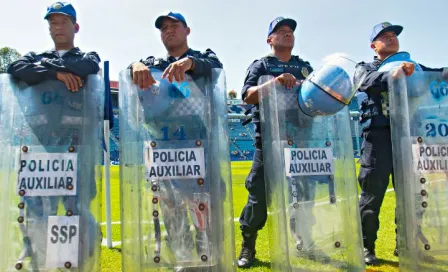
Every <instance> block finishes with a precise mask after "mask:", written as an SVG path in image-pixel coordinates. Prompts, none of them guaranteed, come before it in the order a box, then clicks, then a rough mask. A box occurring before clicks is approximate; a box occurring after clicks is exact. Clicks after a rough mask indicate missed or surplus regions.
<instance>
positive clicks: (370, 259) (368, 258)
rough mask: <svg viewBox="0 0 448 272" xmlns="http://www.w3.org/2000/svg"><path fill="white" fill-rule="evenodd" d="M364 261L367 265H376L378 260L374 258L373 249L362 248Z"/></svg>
mask: <svg viewBox="0 0 448 272" xmlns="http://www.w3.org/2000/svg"><path fill="white" fill-rule="evenodd" d="M364 260H365V262H366V264H367V265H375V264H378V259H377V258H376V255H375V249H373V248H364Z"/></svg>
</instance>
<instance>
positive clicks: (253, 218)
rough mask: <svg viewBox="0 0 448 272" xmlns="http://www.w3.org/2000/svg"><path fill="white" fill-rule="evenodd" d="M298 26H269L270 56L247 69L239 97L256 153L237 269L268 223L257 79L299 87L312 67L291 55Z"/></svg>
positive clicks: (247, 262) (251, 255)
mask: <svg viewBox="0 0 448 272" xmlns="http://www.w3.org/2000/svg"><path fill="white" fill-rule="evenodd" d="M296 26H297V23H296V22H295V21H294V20H292V19H287V18H283V17H278V18H276V19H274V20H273V21H272V22H271V23H270V25H269V31H268V38H267V43H268V44H269V45H270V47H271V50H272V52H271V54H269V55H267V56H266V57H263V58H261V59H259V60H256V61H254V62H253V63H252V64H251V65H250V67H249V68H248V70H247V75H246V79H245V80H244V87H243V90H242V97H243V100H244V102H246V103H247V104H252V105H254V107H253V108H252V117H251V119H252V122H253V123H254V124H255V146H256V151H255V154H254V160H253V163H252V168H251V170H250V172H249V175H248V176H247V178H246V188H247V190H248V191H249V198H248V201H247V204H246V206H245V207H244V209H243V211H242V213H241V216H240V224H241V226H240V229H241V231H242V236H243V244H242V249H241V253H240V256H239V258H238V266H239V267H250V266H252V264H253V261H254V259H255V254H256V250H255V242H256V239H257V232H258V231H259V230H261V229H262V228H263V227H264V225H265V223H266V220H267V207H266V206H267V205H266V193H265V180H264V169H263V151H262V140H261V127H260V112H259V104H258V102H259V101H258V91H259V89H260V88H261V86H257V84H258V79H259V78H260V76H263V75H272V76H274V77H275V79H274V80H275V82H276V83H280V84H282V85H283V86H284V87H286V88H288V89H292V88H293V87H294V86H297V85H300V83H301V81H302V80H304V79H305V78H306V77H307V76H308V74H309V73H311V72H312V70H313V69H312V67H311V65H310V63H309V62H306V61H304V60H302V59H301V58H299V57H298V56H294V55H292V49H293V48H294V40H295V38H294V30H295V29H296Z"/></svg>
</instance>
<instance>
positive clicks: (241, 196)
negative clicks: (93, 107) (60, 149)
mask: <svg viewBox="0 0 448 272" xmlns="http://www.w3.org/2000/svg"><path fill="white" fill-rule="evenodd" d="M250 166H251V162H233V163H232V182H233V183H232V189H233V208H234V217H235V218H238V217H239V215H240V213H241V210H242V208H243V207H244V205H245V204H246V200H247V191H246V188H245V186H244V181H245V178H246V175H247V173H248V171H249V169H250ZM358 168H359V165H358V164H357V167H356V169H357V170H358ZM353 182H356V181H353ZM119 188H120V183H119V168H118V166H112V168H111V201H112V222H113V225H112V240H113V245H114V247H113V248H112V249H108V248H107V247H105V240H103V250H102V253H101V266H102V271H107V272H115V271H117V272H118V271H121V253H120V251H121V250H120V248H121V244H120V239H121V229H120V193H119ZM103 195H104V194H103ZM104 203H105V201H104V199H103V204H104ZM394 215H395V194H394V193H393V192H389V193H387V194H386V197H385V198H384V203H383V206H382V209H381V214H380V222H381V225H380V230H379V233H378V240H377V242H376V247H377V249H376V251H377V256H378V258H380V259H381V264H380V265H378V266H369V267H367V271H398V258H397V257H395V256H393V250H394V248H395V232H394ZM105 218H106V216H105V207H103V221H105ZM102 228H103V234H104V235H106V226H105V224H104V223H103V226H102ZM267 236H268V231H267V228H265V229H263V230H262V231H261V232H260V233H259V237H258V240H257V261H256V262H255V265H254V267H253V268H251V269H238V271H248V272H249V271H250V272H263V271H271V269H270V256H269V244H268V239H267ZM235 244H236V255H238V254H239V250H240V246H241V234H240V231H239V223H238V222H237V221H236V222H235ZM236 257H237V256H236Z"/></svg>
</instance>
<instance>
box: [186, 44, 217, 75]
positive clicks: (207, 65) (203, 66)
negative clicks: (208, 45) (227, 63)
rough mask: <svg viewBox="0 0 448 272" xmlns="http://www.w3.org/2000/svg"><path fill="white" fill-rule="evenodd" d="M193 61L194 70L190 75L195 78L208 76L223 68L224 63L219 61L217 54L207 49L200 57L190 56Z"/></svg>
mask: <svg viewBox="0 0 448 272" xmlns="http://www.w3.org/2000/svg"><path fill="white" fill-rule="evenodd" d="M188 57H189V58H190V59H191V60H192V61H193V65H194V68H193V70H192V71H189V72H188V73H189V74H190V75H193V76H207V75H209V74H210V71H211V69H213V68H222V67H223V66H222V63H221V62H220V61H219V59H218V57H217V56H216V55H215V53H214V52H213V51H212V50H210V49H207V50H206V51H205V52H204V53H202V54H200V55H199V56H188Z"/></svg>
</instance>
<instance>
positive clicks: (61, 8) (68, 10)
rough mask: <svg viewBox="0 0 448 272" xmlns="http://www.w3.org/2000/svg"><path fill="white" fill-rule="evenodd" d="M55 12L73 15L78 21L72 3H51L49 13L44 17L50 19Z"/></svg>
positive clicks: (48, 8)
mask: <svg viewBox="0 0 448 272" xmlns="http://www.w3.org/2000/svg"><path fill="white" fill-rule="evenodd" d="M55 13H58V14H64V15H67V16H71V17H73V19H75V22H76V10H75V8H74V7H73V6H72V4H70V3H67V2H56V3H54V4H52V5H50V6H49V7H47V14H45V17H44V19H48V17H49V16H50V15H51V14H55Z"/></svg>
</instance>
